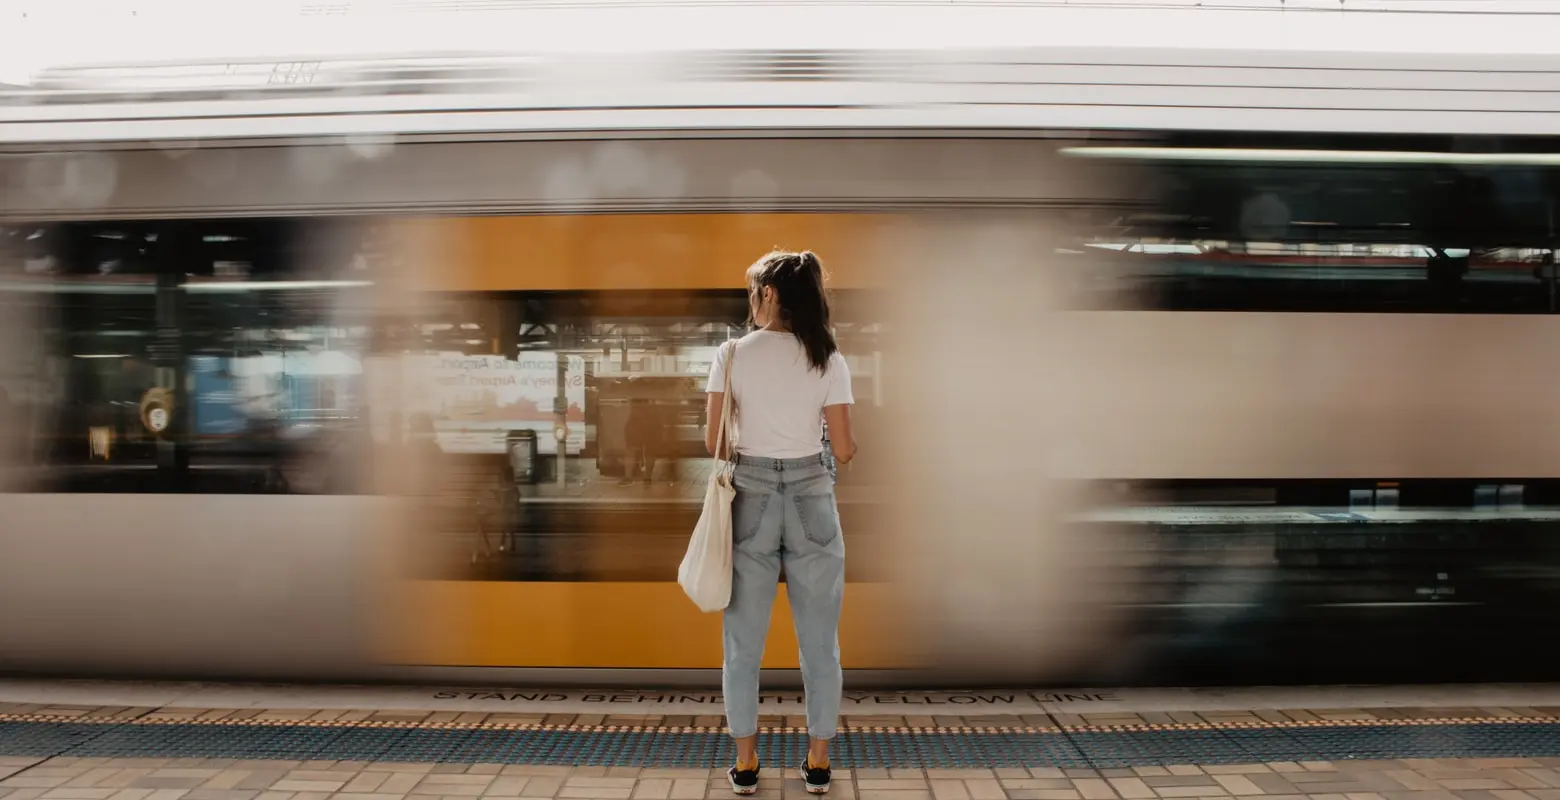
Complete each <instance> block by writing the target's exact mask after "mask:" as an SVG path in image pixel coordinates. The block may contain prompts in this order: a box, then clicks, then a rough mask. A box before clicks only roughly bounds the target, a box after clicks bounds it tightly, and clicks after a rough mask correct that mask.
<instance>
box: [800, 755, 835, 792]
mask: <svg viewBox="0 0 1560 800" xmlns="http://www.w3.org/2000/svg"><path fill="white" fill-rule="evenodd" d="M829 774H830V773H829V768H828V767H815V766H813V765H812V759H811V758H810V757H809V758H803V759H802V783H803V784H804V785H806V787H807V793H808V794H828V793H829Z"/></svg>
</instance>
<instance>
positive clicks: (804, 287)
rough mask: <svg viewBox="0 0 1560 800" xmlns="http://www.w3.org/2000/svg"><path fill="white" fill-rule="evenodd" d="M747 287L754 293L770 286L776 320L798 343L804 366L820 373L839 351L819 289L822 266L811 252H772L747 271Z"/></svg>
mask: <svg viewBox="0 0 1560 800" xmlns="http://www.w3.org/2000/svg"><path fill="white" fill-rule="evenodd" d="M748 286H749V287H750V289H751V290H752V291H754V292H758V291H760V290H761V289H763V288H764V287H766V286H768V287H773V288H774V290H775V298H776V300H777V301H778V304H779V307H780V318H781V320H782V321H783V322H785V324H786V325H787V326H789V327H790V329H791V333H792V334H794V335H795V336H796V339H797V341H798V342H801V345H802V349H803V350H804V351H805V352H806V353H807V362H808V365H809V366H811V367H812V368H813V369H815V370H818V371H819V372H823V371H825V370H827V369H828V368H829V359H830V358H831V357H833V356H834V354H835V353H836V352H838V351H839V349H840V348H839V345H837V344H835V342H834V331H833V330H832V327H833V321H832V320H831V319H830V312H829V297H828V293H827V292H825V291H824V288H823V264H821V263H820V262H819V261H818V256H817V255H816V254H814V253H813V252H812V251H811V250H806V251H803V252H800V253H787V252H783V251H779V250H777V251H775V252H772V253H770V254H769V255H766V256H764V257H763V258H761V259H759V260H758V262H757V263H755V264H754V265H753V266H752V267H751V268H749V269H748Z"/></svg>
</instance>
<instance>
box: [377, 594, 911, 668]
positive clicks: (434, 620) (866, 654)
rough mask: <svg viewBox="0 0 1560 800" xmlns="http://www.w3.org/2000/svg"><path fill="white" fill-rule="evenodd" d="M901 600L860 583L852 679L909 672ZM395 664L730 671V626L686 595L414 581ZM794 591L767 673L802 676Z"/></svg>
mask: <svg viewBox="0 0 1560 800" xmlns="http://www.w3.org/2000/svg"><path fill="white" fill-rule="evenodd" d="M893 603H894V597H893V589H892V588H891V587H890V586H888V585H885V584H858V583H853V584H850V585H849V586H847V587H846V589H845V609H844V616H843V618H842V619H841V622H840V641H841V650H842V658H843V660H844V665H845V667H846V668H847V669H894V668H904V667H906V666H907V664H906V659H905V657H904V655H903V654H902V653H901V652H900V650H902V648H903V647H904V644H905V642H904V640H903V638H902V637H901V636H899V635H898V633H897V632H896V631H894V630H893V629H892V623H893V620H894V619H895V614H893V613H892V609H893V607H894V606H893ZM381 609H382V612H383V614H384V616H383V617H382V619H381V623H382V625H383V627H382V628H381V631H382V632H383V634H384V636H385V637H386V638H385V639H382V640H381V642H382V645H381V648H380V653H379V656H380V658H381V659H383V660H386V661H388V662H389V663H394V664H402V665H408V664H409V665H417V666H460V667H580V668H641V669H719V668H720V665H721V615H720V614H702V613H700V612H699V611H698V609H696V608H695V607H694V605H693V604H692V603H690V602H689V601H688V598H686V597H684V596H683V594H682V589H681V587H679V586H678V585H677V584H675V583H669V582H668V583H552V582H544V583H496V582H480V581H407V582H402V583H400V584H398V585H397V586H396V591H395V601H394V602H392V603H389V604H386V605H383V606H381ZM797 666H798V664H797V645H796V633H795V630H794V629H793V627H792V625H791V610H790V605H789V603H788V602H787V600H786V594H785V587H784V585H782V586H781V587H780V592H779V595H778V596H777V597H776V598H775V607H774V618H773V624H772V625H771V626H770V630H769V643H768V646H767V648H766V650H765V655H764V667H765V668H766V669H796V668H797Z"/></svg>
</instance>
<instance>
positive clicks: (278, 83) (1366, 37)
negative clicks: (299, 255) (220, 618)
mask: <svg viewBox="0 0 1560 800" xmlns="http://www.w3.org/2000/svg"><path fill="white" fill-rule="evenodd" d="M60 5H65V4H63V3H62V4H60ZM1544 7H1545V5H1544V4H1534V3H1525V2H1521V0H1225V1H1224V2H1219V0H1207V2H1198V1H1197V0H1138V2H1128V1H1127V0H1054V1H1052V2H1047V1H1046V0H1028V1H1027V2H1026V0H1008V1H1007V2H999V1H997V0H987V1H985V2H975V1H974V0H952V1H951V2H948V1H943V2H937V3H932V2H923V1H922V0H857V1H856V2H853V3H839V2H833V3H831V2H810V1H809V0H789V1H786V2H782V1H780V0H773V1H771V2H756V3H742V4H734V3H728V2H715V1H714V0H677V1H675V2H674V1H673V0H662V1H661V2H629V1H628V0H572V1H571V0H551V1H550V2H541V1H540V0H311V2H291V3H275V4H271V3H243V4H234V3H228V2H208V3H204V4H193V5H192V4H189V3H179V2H174V0H163V2H159V3H143V4H142V8H143V9H149V10H145V12H144V13H139V14H138V15H137V16H136V17H134V18H130V19H126V20H124V25H123V26H109V27H116V28H117V29H116V30H114V31H113V32H112V35H108V34H105V35H103V36H100V37H98V36H88V35H82V34H81V33H80V31H79V28H78V29H67V27H66V26H65V24H64V23H63V22H57V23H54V27H53V28H51V27H50V23H49V22H48V21H47V20H34V21H33V23H32V24H34V26H35V27H34V31H33V32H32V33H28V32H27V31H23V32H22V33H23V38H24V39H25V40H26V42H25V43H26V48H24V49H23V50H22V51H20V52H21V55H13V56H11V58H13V59H18V58H27V55H26V54H27V52H29V51H30V52H31V54H32V56H31V58H30V60H29V62H28V64H29V65H28V66H27V67H26V69H25V70H23V71H25V72H26V78H25V85H22V86H20V87H0V123H4V124H0V144H5V145H23V146H26V145H35V144H39V143H51V142H52V143H68V142H136V141H146V140H170V139H202V140H212V139H256V138H260V139H277V138H282V139H308V138H311V137H333V136H341V135H363V136H448V135H452V134H459V135H464V136H471V135H482V136H487V135H503V136H511V135H517V134H520V135H537V136H549V137H554V136H566V135H596V134H600V133H603V132H607V133H618V132H667V133H679V132H680V133H690V132H712V131H728V132H776V131H784V132H852V131H901V132H902V131H908V130H925V131H982V132H1007V131H1034V130H1044V129H1061V130H1133V129H1144V130H1222V131H1232V130H1248V131H1313V132H1369V133H1432V134H1452V135H1455V134H1506V135H1544V134H1555V133H1560V114H1556V113H1554V112H1556V111H1560V52H1557V48H1560V45H1556V44H1555V42H1560V14H1553V13H1541V12H1538V11H1534V10H1533V9H1535V8H1538V9H1542V8H1544ZM203 9H204V10H203ZM434 12H438V13H434ZM173 16H178V19H177V20H174V19H171V17H173ZM174 22H177V24H171V23H174ZM68 30H69V33H70V35H66V34H67V31H68ZM192 30H209V31H213V34H212V35H211V36H191V35H190V32H191V31H192ZM51 31H52V32H53V33H57V34H58V35H51ZM364 43H371V45H370V44H364ZM146 52H156V53H158V54H159V56H160V58H159V60H156V61H151V60H147V59H144V58H136V57H135V56H134V54H136V53H146ZM89 56H90V58H89ZM17 72H18V67H17V65H16V63H14V62H13V63H12V64H11V65H10V69H9V73H11V74H10V75H8V76H6V77H5V78H4V80H6V81H8V82H11V83H16V82H17V78H16V77H14V74H15V73H17Z"/></svg>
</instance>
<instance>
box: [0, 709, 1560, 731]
mask: <svg viewBox="0 0 1560 800" xmlns="http://www.w3.org/2000/svg"><path fill="white" fill-rule="evenodd" d="M0 722H31V723H56V724H57V723H70V724H77V725H140V726H148V725H200V726H212V727H224V726H225V727H245V726H247V727H272V728H297V727H308V728H378V729H387V730H452V731H453V730H503V731H545V732H558V733H619V732H628V733H682V734H687V733H719V732H723V731H724V730H725V728H724V727H723V726H709V725H575V724H563V725H559V724H547V723H532V722H443V721H439V722H429V721H417V720H373V719H361V720H341V719H253V718H248V719H231V718H224V717H206V718H184V717H160V716H157V715H156V712H152V713H150V714H146V715H142V716H134V717H132V716H122V717H76V716H65V715H59V714H5V713H0ZM1523 723H1529V724H1531V723H1547V724H1560V719H1556V718H1553V717H1432V718H1412V719H1340V720H1287V721H1268V720H1261V721H1255V722H1253V721H1244V720H1241V721H1229V722H1177V723H1142V724H1132V723H1127V724H1119V725H1059V726H1042V725H1011V726H1009V725H953V726H939V727H924V726H911V725H904V726H895V725H849V724H846V725H842V726H841V730H843V731H845V732H848V733H919V734H953V733H962V734H969V733H980V734H1014V733H1032V734H1044V733H1050V734H1060V733H1128V732H1155V731H1209V730H1228V731H1239V730H1277V729H1290V728H1295V729H1298V728H1351V727H1352V728H1360V727H1425V726H1436V725H1513V724H1523ZM762 730H763V731H764V732H766V733H805V732H806V730H807V729H806V728H805V727H795V726H784V727H763V728H762Z"/></svg>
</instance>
